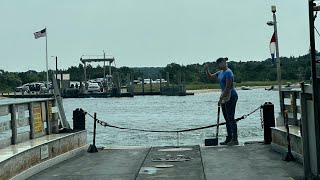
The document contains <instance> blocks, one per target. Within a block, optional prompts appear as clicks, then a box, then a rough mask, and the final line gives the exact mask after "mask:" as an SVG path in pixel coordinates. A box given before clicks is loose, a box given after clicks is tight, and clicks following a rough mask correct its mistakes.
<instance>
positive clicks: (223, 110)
mask: <svg viewBox="0 0 320 180" xmlns="http://www.w3.org/2000/svg"><path fill="white" fill-rule="evenodd" d="M220 106H221V108H222V113H223V117H224V119H225V121H226V128H227V138H226V140H225V141H224V142H221V143H220V145H227V143H228V142H230V141H231V138H232V132H231V127H230V121H229V119H228V115H227V111H226V105H225V104H221V105H220Z"/></svg>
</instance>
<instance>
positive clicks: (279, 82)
mask: <svg viewBox="0 0 320 180" xmlns="http://www.w3.org/2000/svg"><path fill="white" fill-rule="evenodd" d="M271 11H272V13H273V27H274V34H275V36H276V37H275V38H276V60H277V77H278V89H279V98H280V111H281V116H282V115H283V114H282V113H283V107H282V105H283V98H282V93H281V84H282V83H281V62H280V55H279V39H278V29H277V18H276V6H271Z"/></svg>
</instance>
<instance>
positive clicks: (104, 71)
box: [103, 51, 106, 83]
mask: <svg viewBox="0 0 320 180" xmlns="http://www.w3.org/2000/svg"><path fill="white" fill-rule="evenodd" d="M103 83H106V53H105V52H104V51H103Z"/></svg>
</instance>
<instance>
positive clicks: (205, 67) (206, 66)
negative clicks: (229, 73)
mask: <svg viewBox="0 0 320 180" xmlns="http://www.w3.org/2000/svg"><path fill="white" fill-rule="evenodd" d="M204 71H205V72H206V75H207V78H208V79H212V80H215V79H217V76H216V75H215V74H211V73H210V72H209V66H208V64H206V65H204Z"/></svg>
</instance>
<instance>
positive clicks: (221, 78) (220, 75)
mask: <svg viewBox="0 0 320 180" xmlns="http://www.w3.org/2000/svg"><path fill="white" fill-rule="evenodd" d="M215 75H216V76H217V79H218V82H219V84H220V87H221V91H222V92H223V91H224V89H225V88H226V85H227V79H229V80H232V83H231V87H230V90H231V95H234V94H237V92H236V89H235V88H234V85H233V81H234V76H233V72H232V71H231V69H229V68H228V69H227V70H225V71H223V70H221V71H218V72H216V73H215Z"/></svg>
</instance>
